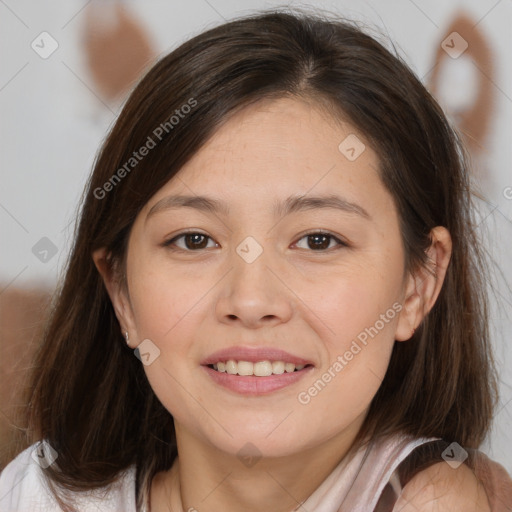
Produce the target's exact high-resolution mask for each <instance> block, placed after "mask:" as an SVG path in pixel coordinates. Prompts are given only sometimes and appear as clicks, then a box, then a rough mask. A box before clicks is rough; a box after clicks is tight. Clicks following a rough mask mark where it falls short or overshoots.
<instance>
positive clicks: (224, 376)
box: [203, 366, 313, 396]
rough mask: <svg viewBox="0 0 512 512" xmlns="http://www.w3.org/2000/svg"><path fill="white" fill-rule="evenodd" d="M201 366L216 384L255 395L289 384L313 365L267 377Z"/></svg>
mask: <svg viewBox="0 0 512 512" xmlns="http://www.w3.org/2000/svg"><path fill="white" fill-rule="evenodd" d="M203 368H204V369H205V371H206V372H207V373H208V375H209V376H210V377H211V378H212V379H213V380H214V381H215V382H216V383H217V384H220V385H221V386H223V387H225V388H227V389H229V390H231V391H234V392H236V393H239V394H241V395H252V396H257V395H265V394H268V393H272V392H273V391H278V390H279V389H283V388H285V387H287V386H291V385H292V384H294V383H295V382H297V381H299V380H300V379H302V377H304V376H305V375H306V374H308V373H309V372H310V371H311V370H312V369H313V366H308V367H306V368H303V369H302V370H299V371H296V372H291V373H282V374H281V375H269V376H268V377H255V376H254V375H247V376H245V375H231V374H229V373H226V372H218V371H217V370H214V369H213V368H210V367H209V366H203Z"/></svg>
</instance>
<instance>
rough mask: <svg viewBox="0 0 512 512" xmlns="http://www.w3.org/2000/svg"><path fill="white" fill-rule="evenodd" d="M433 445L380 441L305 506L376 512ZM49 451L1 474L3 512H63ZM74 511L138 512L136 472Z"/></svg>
mask: <svg viewBox="0 0 512 512" xmlns="http://www.w3.org/2000/svg"><path fill="white" fill-rule="evenodd" d="M431 440H433V439H426V438H421V439H414V438H411V437H405V436H393V437H390V438H387V439H384V440H381V441H379V443H378V444H377V445H375V446H373V447H372V449H371V451H368V452H367V450H366V449H360V450H359V451H357V452H356V453H355V454H354V456H353V457H352V458H351V459H350V460H347V458H345V459H344V460H342V461H341V462H340V464H339V465H338V466H336V468H334V470H333V471H332V473H331V474H330V475H329V476H328V477H327V478H326V479H325V480H324V481H323V483H322V484H321V485H320V486H319V487H318V488H317V489H316V491H315V492H314V493H313V494H312V495H311V496H310V497H309V498H308V499H307V500H306V501H305V502H304V503H303V504H302V505H303V506H304V507H305V510H312V511H313V510H314V511H315V512H338V511H339V510H340V507H342V510H346V511H351V512H369V511H372V510H373V509H374V507H375V505H376V504H377V501H378V499H379V497H380V494H381V492H382V490H383V488H384V487H385V485H386V484H387V483H388V481H389V480H390V477H391V475H392V473H393V471H394V470H395V469H396V467H397V466H398V465H399V464H400V462H402V460H404V459H405V457H407V455H409V453H411V452H412V450H413V449H414V448H416V447H417V446H419V445H421V444H423V443H426V442H428V441H431ZM45 446H49V445H46V444H41V443H35V444H33V445H32V446H30V447H29V448H27V449H26V450H24V451H23V452H21V453H20V454H19V455H18V456H17V457H16V458H15V459H14V460H13V461H11V462H10V463H9V464H8V465H7V466H6V468H5V469H4V470H3V471H2V473H0V512H60V511H61V508H60V507H59V506H58V504H57V503H56V501H55V499H54V498H53V496H52V494H51V492H50V490H49V489H48V487H47V486H46V483H45V479H44V475H43V471H44V469H43V468H42V466H44V462H45V459H44V453H43V452H42V451H41V450H42V449H44V447H45ZM38 454H39V457H38ZM365 455H366V457H365ZM42 456H43V458H42V459H41V457H42ZM41 460H42V461H43V462H42V463H41ZM73 505H74V506H75V507H76V509H77V511H79V512H138V511H137V509H136V506H135V466H130V467H129V468H128V469H127V470H125V471H124V472H122V473H120V476H119V479H118V480H117V481H116V482H115V483H114V484H112V485H111V486H110V487H103V488H100V489H96V490H94V491H88V492H86V493H75V494H74V495H73ZM299 508H300V505H299V506H298V507H297V508H296V510H298V509H299ZM142 512H147V508H146V507H144V510H143V511H142Z"/></svg>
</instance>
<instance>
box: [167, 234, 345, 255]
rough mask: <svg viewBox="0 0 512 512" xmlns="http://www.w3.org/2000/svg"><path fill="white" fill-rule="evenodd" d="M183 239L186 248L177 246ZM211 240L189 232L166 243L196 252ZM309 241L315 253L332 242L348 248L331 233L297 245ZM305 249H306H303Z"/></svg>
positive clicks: (310, 236) (170, 246)
mask: <svg viewBox="0 0 512 512" xmlns="http://www.w3.org/2000/svg"><path fill="white" fill-rule="evenodd" d="M181 239H183V240H184V241H185V247H183V246H179V245H178V244H177V241H178V240H181ZM208 239H210V240H212V241H213V239H212V238H210V237H209V236H207V235H205V234H203V233H198V232H188V233H181V234H180V235H177V236H175V237H174V238H171V239H170V240H168V241H167V242H164V244H163V245H164V246H165V247H169V248H171V249H172V250H174V248H173V247H172V246H173V245H175V246H176V247H178V248H179V249H181V250H185V251H192V252H195V251H196V250H201V249H206V247H207V240H208ZM303 239H307V242H306V243H307V245H308V247H307V248H310V249H311V248H312V249H313V250H314V251H316V252H319V251H325V250H326V249H329V248H330V247H329V246H330V245H331V242H332V241H335V242H336V243H337V244H338V246H344V247H347V246H348V244H346V243H345V242H343V241H341V240H340V239H339V238H337V237H335V236H334V235H331V234H330V233H324V232H314V233H308V234H306V235H304V236H303V237H301V238H299V240H298V241H297V242H296V245H298V243H299V242H300V240H303ZM302 248H304V247H302Z"/></svg>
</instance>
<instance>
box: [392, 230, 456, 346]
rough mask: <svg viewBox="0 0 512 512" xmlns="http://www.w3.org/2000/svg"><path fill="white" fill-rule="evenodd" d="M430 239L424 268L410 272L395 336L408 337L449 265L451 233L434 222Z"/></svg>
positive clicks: (429, 306) (436, 293) (429, 305)
mask: <svg viewBox="0 0 512 512" xmlns="http://www.w3.org/2000/svg"><path fill="white" fill-rule="evenodd" d="M430 237H431V240H432V243H431V245H430V247H429V248H428V249H427V251H426V254H427V256H428V259H429V264H428V265H427V268H424V267H422V268H420V269H418V270H417V271H416V272H415V273H414V274H409V276H408V279H407V283H406V286H405V293H404V297H405V299H404V302H403V309H402V311H401V312H400V317H399V320H398V323H397V328H396V331H395V340H397V341H406V340H409V339H410V338H411V337H412V336H413V334H414V331H415V330H416V329H417V328H418V326H419V325H420V324H421V322H422V321H423V319H424V318H425V316H426V315H427V314H428V312H429V311H430V310H431V309H432V307H433V306H434V304H435V302H436V300H437V298H438V296H439V293H440V291H441V288H442V286H443V282H444V279H445V276H446V271H447V269H448V264H449V262H450V258H451V252H452V240H451V236H450V233H449V232H448V230H447V229H446V228H444V227H443V226H436V227H435V228H434V229H432V231H431V232H430Z"/></svg>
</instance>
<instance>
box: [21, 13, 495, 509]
mask: <svg viewBox="0 0 512 512" xmlns="http://www.w3.org/2000/svg"><path fill="white" fill-rule="evenodd" d="M283 96H290V97H301V98H304V99H307V100H309V101H313V102H315V103H316V104H318V105H319V107H321V108H324V109H325V110H326V111H327V110H329V112H330V115H332V116H333V117H334V118H335V119H345V120H348V121H349V122H350V123H352V124H353V125H354V126H355V127H356V129H357V130H359V131H360V132H361V133H362V134H364V136H365V137H366V138H367V140H368V141H370V142H371V144H372V145H373V147H374V149H375V151H376V152H377V154H378V156H379V158H380V164H381V165H380V168H379V173H380V176H381V179H382V181H383V183H384V184H385V186H386V187H387V189H388V190H389V192H390V193H391V195H392V196H393V198H394V201H395V202H396V205H397V208H398V212H399V216H400V229H401V233H402V239H403V244H404V248H405V253H406V270H411V271H412V270H414V269H418V268H420V267H425V266H426V263H427V261H426V259H427V256H426V254H425V250H426V249H427V247H429V245H430V243H431V240H430V237H429V232H430V230H431V229H432V228H433V227H435V226H445V227H446V228H447V229H448V230H449V232H450V234H451V236H452V242H453V253H452V259H451V262H450V264H449V268H448V271H447V275H446V278H445V282H444V285H443V288H442V291H441V293H440V295H439V297H438V300H437V302H436V304H435V305H434V307H433V309H432V310H431V312H430V313H429V314H428V315H427V317H426V318H425V319H424V321H423V323H422V324H421V325H420V327H419V328H418V329H417V330H416V333H415V334H414V336H413V339H412V340H410V341H408V342H406V343H395V347H394V349H393V353H392V357H391V362H390V365H389V368H388V371H387V374H386V376H385V378H384V380H383V382H382V385H381V387H380V389H379V390H378V392H377V394H376V396H375V397H374V399H373V401H372V404H371V407H370V410H369V413H368V415H367V418H366V421H365V423H364V425H363V428H362V430H361V432H360V437H361V438H362V436H363V435H367V434H373V435H381V434H385V433H396V432H403V433H408V434H412V435H414V436H438V437H442V438H445V439H451V440H456V441H458V442H459V443H460V444H461V445H463V446H467V447H476V446H478V445H479V444H480V443H481V441H482V440H483V438H484V436H485V434H486V432H487V430H488V428H489V425H490V421H491V418H492V412H493V407H494V404H495V399H496V396H495V395H496V384H495V374H494V367H493V364H492V359H491V356H490V347H489V333H488V325H487V302H486V301H487V297H486V294H485V288H484V285H485V281H484V279H485V278H484V276H485V273H484V272H483V271H484V270H485V266H486V262H485V260H484V259H483V254H482V246H481V244H480V242H479V240H478V237H477V235H476V232H475V228H474V225H475V223H474V221H473V218H472V213H471V204H472V198H471V192H470V188H469V177H468V171H467V165H466V164H465V157H464V149H463V148H462V146H461V144H460V141H459V138H458V137H457V135H456V133H455V132H454V131H453V130H452V128H451V127H450V126H449V124H448V122H447V120H446V118H445V116H444V115H443V112H442V110H441V109H440V107H439V106H438V104H437V103H436V101H435V100H434V99H433V98H432V97H431V95H430V94H429V93H428V91H427V90H426V89H425V87H424V86H423V85H422V84H421V83H420V81H419V80H418V79H417V78H416V76H415V75H414V74H413V73H412V72H411V71H410V70H409V68H408V67H407V66H406V65H405V64H404V63H403V61H402V60H401V58H400V57H398V56H396V55H393V54H392V53H391V52H390V51H388V50H387V49H386V48H385V47H384V46H383V45H382V44H380V43H379V42H378V41H377V40H376V39H374V38H373V37H371V36H369V35H367V34H366V33H364V32H363V31H362V30H360V29H359V28H358V27H357V26H355V24H353V23H349V22H345V21H340V20H338V19H329V18H328V17H326V16H321V15H318V14H316V15H312V14H308V13H306V14H304V13H302V12H300V11H299V12H295V13H294V12H291V13H290V12H280V11H268V12H263V13H256V14H253V15H250V16H246V17H244V18H239V19H236V20H234V21H231V22H228V23H225V24H223V25H221V26H218V27H216V28H213V29H210V30H208V31H206V32H204V33H201V34H199V35H197V36H196V37H194V38H192V39H190V40H189V41H187V42H185V43H184V44H182V45H181V46H179V47H178V48H177V49H175V50H174V51H172V52H171V53H170V54H168V55H167V56H165V57H164V58H162V59H161V60H160V61H159V62H158V63H157V64H156V65H155V66H154V67H153V68H152V69H151V70H150V71H149V72H148V73H147V75H146V76H145V77H144V78H143V79H142V80H141V82H140V83H139V84H138V86H137V87H136V88H135V90H134V91H133V93H132V94H131V96H130V98H129V99H128V101H127V102H126V104H125V106H124V108H123V110H122V112H121V114H120V116H119V118H118V120H117V122H116V123H115V125H114V126H113V128H112V130H111V132H110V134H109V135H108V137H107V139H106V141H105V143H104V145H103V148H102V149H101V151H100V153H99V155H98V158H97V161H96V163H95V166H94V171H93V173H92V175H91V177H90V179H89V182H88V185H87V189H86V191H85V193H84V197H83V202H82V206H81V215H80V218H79V223H78V224H77V233H76V237H75V242H74V246H73V249H72V251H71V254H70V258H69V262H68V266H67V269H66V273H65V278H64V280H63V283H62V284H61V286H60V289H59V290H58V292H57V295H56V299H55V303H54V308H53V311H52V315H51V319H50V321H49V323H48V326H47V329H46V332H45V335H44V340H43V343H42V346H41V350H40V352H39V354H38V356H37V358H36V361H35V367H34V373H33V382H32V389H33V393H32V396H31V400H30V411H29V412H30V428H31V430H32V431H33V432H34V440H35V439H41V438H44V439H46V440H47V441H48V442H49V443H50V445H51V446H52V447H53V448H54V449H55V450H56V451H57V452H58V470H57V469H55V468H54V466H50V467H49V468H48V469H47V470H46V474H47V475H48V477H49V479H50V480H51V481H52V482H54V483H57V484H60V485H61V486H62V487H63V488H68V489H72V490H85V489H92V488H95V487H99V486H103V485H107V484H109V483H111V482H113V481H114V480H115V478H116V476H117V475H118V474H119V472H120V471H121V470H123V469H125V468H127V467H129V466H130V465H132V464H136V467H137V493H138V504H139V506H140V503H141V501H140V500H141V496H142V492H141V491H144V492H148V489H149V487H148V486H149V484H150V482H151V478H152V477H153V475H155V474H156V473H157V472H159V471H162V470H165V469H168V468H169V467H170V466H171V465H172V462H173V460H174V458H175V457H176V440H175V434H174V428H173V420H172V416H171V414H170V413H169V412H168V411H167V410H166V409H165V408H164V407H163V406H162V404H161V403H160V402H159V400H158V398H157V397H156V396H155V394H154V392H153V391H152V389H151V387H150V385H149V383H148V380H147V378H146V375H145V373H144V370H143V367H142V365H141V364H140V361H139V360H138V359H137V358H136V357H134V354H133V351H132V350H130V349H128V348H127V346H126V344H125V343H123V340H122V337H121V334H120V327H119V324H118V322H117V319H116V316H115V314H114V310H113V307H112V305H111V302H110V299H109V296H108V294H107V292H106V289H105V286H104V284H103V282H102V279H101V277H100V274H99V273H98V272H97V270H96V268H95V266H94V263H93V260H92V257H91V255H92V253H93V251H94V250H95V249H98V248H101V247H106V248H107V249H108V251H109V252H110V255H111V258H110V262H111V264H112V265H113V266H114V268H116V269H117V271H118V272H119V274H120V275H122V274H123V266H124V256H125V252H126V247H127V240H128V237H129V235H130V229H131V226H132V224H133V222H134V220H135V217H136V216H137V214H138V212H139V211H140V210H141V208H142V207H143V206H144V205H145V204H146V203H147V201H148V200H149V198H150V197H151V196H152V195H153V194H155V193H156V192H157V191H158V190H159V189H160V188H161V187H162V186H163V185H164V184H165V183H166V182H167V181H168V180H169V179H171V178H172V177H173V176H174V175H175V174H176V173H177V171H178V170H179V169H180V168H181V167H182V166H183V165H184V164H185V163H186V162H187V161H188V160H189V159H190V158H191V157H192V156H193V155H194V154H195V153H196V152H197V151H198V150H199V149H200V148H201V147H202V146H203V145H204V143H205V142H206V141H207V140H208V138H209V137H211V136H212V135H213V134H214V133H215V131H216V129H217V128H218V127H219V126H220V125H221V124H222V123H224V122H225V121H226V120H227V119H229V117H230V116H231V115H232V114H234V113H235V112H237V111H239V110H240V109H242V108H244V107H246V106H248V105H250V104H252V103H254V102H257V101H259V100H261V99H263V98H265V99H267V98H279V97H283ZM194 102H196V103H195V106H193V108H190V109H187V111H188V113H187V114H186V115H183V116H180V119H179V122H178V123H177V124H175V125H174V124H173V125H172V128H171V124H172V123H169V122H168V121H169V119H170V118H171V116H172V115H173V114H175V112H176V110H177V109H180V108H181V107H182V106H183V105H186V104H188V105H192V104H193V103H194ZM184 111H185V109H184V110H183V112H184ZM166 122H168V124H167V125H165V126H166V127H167V130H166V131H165V130H164V131H163V133H162V137H161V140H159V141H158V144H157V145H156V147H155V148H154V149H152V150H151V151H149V153H148V154H147V156H145V157H144V158H143V159H141V160H140V161H139V160H137V162H136V165H133V166H131V167H129V168H128V169H129V171H127V172H125V173H121V174H123V177H122V180H118V181H117V180H113V175H114V174H115V173H118V170H119V169H121V168H123V166H125V167H124V168H125V170H127V167H126V163H127V162H130V159H131V158H132V157H133V152H134V151H137V150H138V149H139V148H140V147H142V146H143V145H145V144H146V143H147V141H148V137H150V136H152V134H154V132H155V129H156V128H157V127H159V126H161V125H162V123H166ZM132 164H135V162H132ZM130 165H131V164H130ZM118 177H119V173H118ZM109 180H110V181H109ZM107 182H109V183H111V186H108V185H107V186H106V185H105V183H107ZM101 190H103V192H101ZM99 191H100V192H99ZM100 196H101V197H100Z"/></svg>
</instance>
